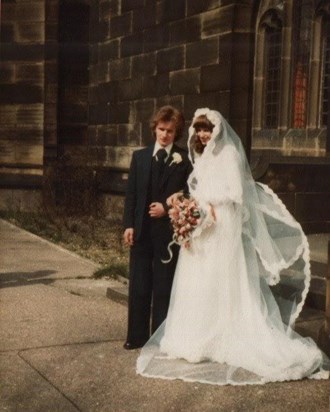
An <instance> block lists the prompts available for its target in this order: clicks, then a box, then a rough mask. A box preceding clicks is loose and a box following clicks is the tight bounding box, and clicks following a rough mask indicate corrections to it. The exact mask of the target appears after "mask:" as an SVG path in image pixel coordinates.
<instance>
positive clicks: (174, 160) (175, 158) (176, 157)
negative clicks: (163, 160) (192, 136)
mask: <svg viewBox="0 0 330 412" xmlns="http://www.w3.org/2000/svg"><path fill="white" fill-rule="evenodd" d="M181 162H182V156H181V155H180V153H178V152H174V153H173V154H172V162H171V163H170V166H171V164H172V163H175V164H179V163H181Z"/></svg>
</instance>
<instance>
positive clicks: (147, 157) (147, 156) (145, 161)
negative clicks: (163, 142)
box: [142, 145, 154, 187]
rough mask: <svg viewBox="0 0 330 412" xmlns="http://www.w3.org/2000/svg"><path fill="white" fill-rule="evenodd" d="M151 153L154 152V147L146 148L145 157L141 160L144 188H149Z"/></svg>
mask: <svg viewBox="0 0 330 412" xmlns="http://www.w3.org/2000/svg"><path fill="white" fill-rule="evenodd" d="M153 152H154V145H151V146H148V148H147V151H146V153H145V157H144V159H143V164H142V167H143V179H144V187H149V180H150V176H151V162H152V155H153Z"/></svg>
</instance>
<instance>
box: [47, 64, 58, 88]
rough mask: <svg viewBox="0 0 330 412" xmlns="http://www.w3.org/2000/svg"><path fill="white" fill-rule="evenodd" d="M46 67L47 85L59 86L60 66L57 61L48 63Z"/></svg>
mask: <svg viewBox="0 0 330 412" xmlns="http://www.w3.org/2000/svg"><path fill="white" fill-rule="evenodd" d="M44 66H45V80H46V82H47V83H52V84H57V80H58V77H57V75H58V66H57V62H56V61H47V62H45V63H44Z"/></svg>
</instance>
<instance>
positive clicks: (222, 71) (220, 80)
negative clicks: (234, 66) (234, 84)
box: [200, 60, 231, 93]
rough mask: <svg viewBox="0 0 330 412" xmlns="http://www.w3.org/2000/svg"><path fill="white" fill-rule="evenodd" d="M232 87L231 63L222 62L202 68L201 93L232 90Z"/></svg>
mask: <svg viewBox="0 0 330 412" xmlns="http://www.w3.org/2000/svg"><path fill="white" fill-rule="evenodd" d="M230 87H231V62H230V61H228V60H227V61H222V62H221V64H213V65H211V66H204V67H202V68H201V83H200V88H201V92H202V93H204V92H212V91H224V90H230Z"/></svg>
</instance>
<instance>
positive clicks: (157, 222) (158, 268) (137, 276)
mask: <svg viewBox="0 0 330 412" xmlns="http://www.w3.org/2000/svg"><path fill="white" fill-rule="evenodd" d="M150 126H151V130H152V132H153V134H154V136H155V143H154V144H152V145H150V146H148V147H146V148H144V149H141V150H137V151H136V152H134V153H133V157H132V161H131V166H130V172H129V178H128V185H127V192H126V200H125V209H124V227H125V232H124V241H125V243H126V244H127V245H129V246H130V247H131V248H130V281H129V302H128V333H127V341H126V342H125V344H124V348H125V349H135V348H139V347H142V346H143V345H144V344H145V342H146V341H147V340H148V339H149V337H150V317H151V333H153V332H154V331H155V330H156V329H157V328H158V326H159V325H160V324H161V323H162V322H163V320H164V319H165V318H166V315H167V310H168V305H169V300H170V293H171V287H172V282H173V276H174V271H175V266H176V262H177V258H178V252H179V248H178V247H175V248H173V258H172V259H171V261H170V262H169V263H163V262H162V260H168V259H169V253H168V250H167V247H168V244H169V243H170V242H171V240H172V236H173V230H172V227H171V224H170V220H169V217H168V213H167V212H168V206H167V205H166V199H167V198H168V197H169V196H170V195H172V194H173V193H176V192H179V191H181V190H183V189H184V188H185V186H186V182H187V178H188V176H189V174H190V172H191V164H190V161H189V159H188V156H187V153H186V151H184V150H183V149H181V148H180V147H178V146H177V145H175V144H174V141H175V140H176V139H177V138H179V137H180V136H181V134H182V131H183V128H184V118H183V115H182V113H181V112H179V111H178V110H177V109H175V108H174V107H172V106H164V107H162V108H160V109H159V111H158V112H157V113H156V114H155V115H154V117H153V119H152V121H151V124H150Z"/></svg>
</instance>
